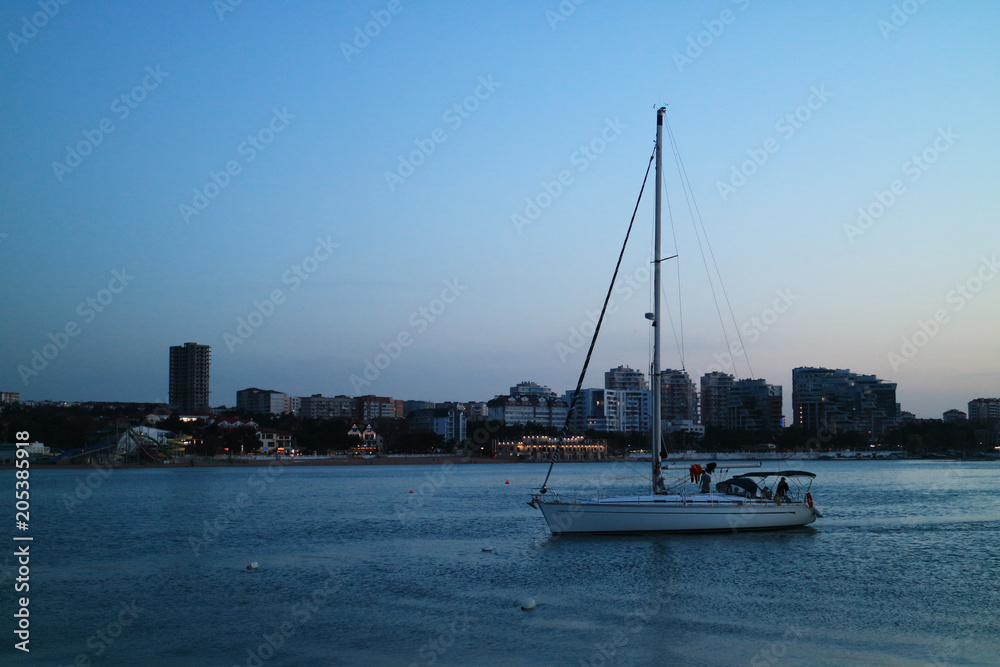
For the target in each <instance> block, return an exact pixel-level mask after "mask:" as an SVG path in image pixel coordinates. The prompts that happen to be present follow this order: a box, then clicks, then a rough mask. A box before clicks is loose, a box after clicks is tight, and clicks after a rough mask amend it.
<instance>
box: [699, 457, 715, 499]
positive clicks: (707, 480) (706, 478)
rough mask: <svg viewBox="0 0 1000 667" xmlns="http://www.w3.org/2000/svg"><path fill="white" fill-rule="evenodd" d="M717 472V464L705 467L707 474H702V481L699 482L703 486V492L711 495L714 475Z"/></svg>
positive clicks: (713, 463)
mask: <svg viewBox="0 0 1000 667" xmlns="http://www.w3.org/2000/svg"><path fill="white" fill-rule="evenodd" d="M713 472H715V462H714V461H713V462H712V463H709V464H708V465H707V466H705V472H703V473H702V474H701V479H700V480H698V482H699V483H700V484H701V492H702V493H709V492H710V491H711V490H712V473H713Z"/></svg>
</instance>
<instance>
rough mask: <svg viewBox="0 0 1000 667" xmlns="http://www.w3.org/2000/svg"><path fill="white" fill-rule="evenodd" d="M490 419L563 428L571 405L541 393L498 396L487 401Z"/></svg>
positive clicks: (512, 423) (506, 422)
mask: <svg viewBox="0 0 1000 667" xmlns="http://www.w3.org/2000/svg"><path fill="white" fill-rule="evenodd" d="M486 407H487V413H488V416H489V419H490V420H493V421H499V422H503V423H504V424H505V425H507V426H513V425H514V424H541V425H542V426H552V427H555V428H562V427H563V426H565V425H566V414H567V412H569V406H568V405H567V404H566V401H564V400H563V399H561V398H558V397H555V396H551V397H550V396H546V395H544V394H543V395H539V394H537V393H536V394H520V395H517V396H497V397H496V398H494V399H493V400H491V401H489V402H487V403H486Z"/></svg>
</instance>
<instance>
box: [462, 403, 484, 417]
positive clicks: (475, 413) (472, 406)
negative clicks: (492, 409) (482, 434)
mask: <svg viewBox="0 0 1000 667" xmlns="http://www.w3.org/2000/svg"><path fill="white" fill-rule="evenodd" d="M463 405H465V417H466V419H468V420H469V421H472V422H475V421H483V420H484V419H486V417H488V416H489V411H488V410H487V408H486V402H485V401H469V402H467V403H464V404H463Z"/></svg>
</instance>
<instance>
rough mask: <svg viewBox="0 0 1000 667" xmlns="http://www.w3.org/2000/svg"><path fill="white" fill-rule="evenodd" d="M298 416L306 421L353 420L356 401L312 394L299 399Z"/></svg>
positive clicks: (341, 397) (345, 397) (348, 398)
mask: <svg viewBox="0 0 1000 667" xmlns="http://www.w3.org/2000/svg"><path fill="white" fill-rule="evenodd" d="M298 414H299V415H300V416H302V417H305V418H306V419H354V418H355V417H357V401H356V400H355V399H353V398H351V397H350V396H343V395H340V396H323V395H322V394H313V395H312V396H303V397H302V398H300V399H299V412H298Z"/></svg>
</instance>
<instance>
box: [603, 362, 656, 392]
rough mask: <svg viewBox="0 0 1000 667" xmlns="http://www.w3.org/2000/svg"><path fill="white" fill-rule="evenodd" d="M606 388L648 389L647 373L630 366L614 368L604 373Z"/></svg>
mask: <svg viewBox="0 0 1000 667" xmlns="http://www.w3.org/2000/svg"><path fill="white" fill-rule="evenodd" d="M604 388H605V389H615V390H627V391H646V390H648V389H649V385H647V384H646V374H645V373H643V372H642V371H637V370H633V369H631V368H629V367H628V366H619V367H618V368H612V369H611V370H610V371H606V372H605V373H604Z"/></svg>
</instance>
